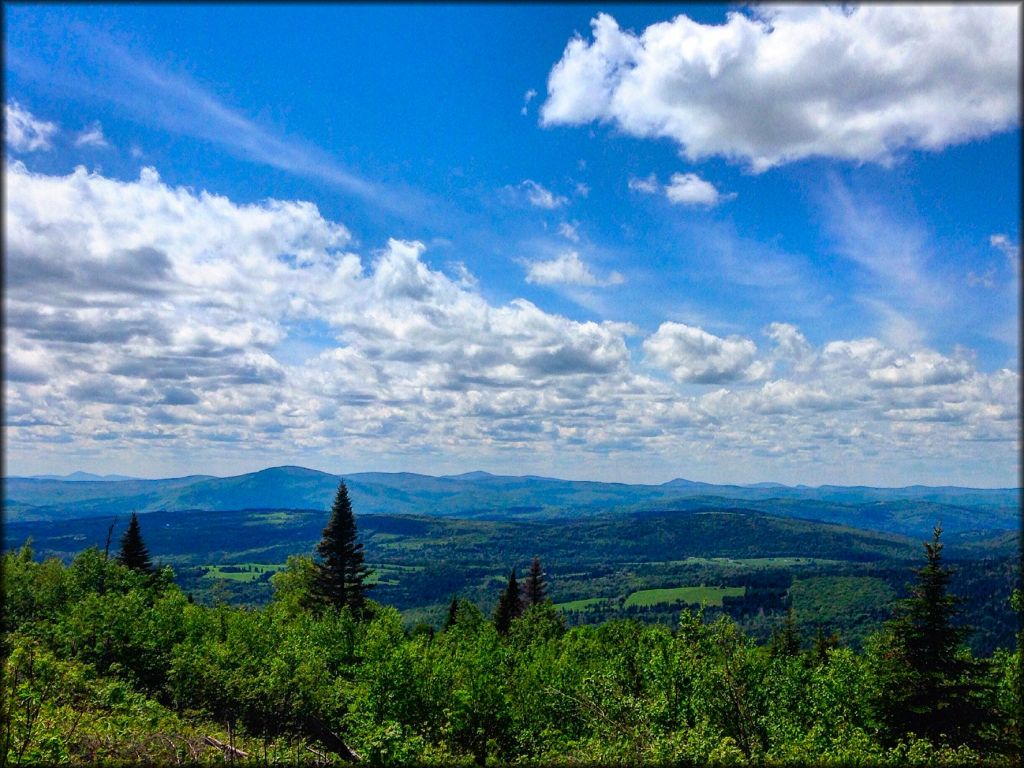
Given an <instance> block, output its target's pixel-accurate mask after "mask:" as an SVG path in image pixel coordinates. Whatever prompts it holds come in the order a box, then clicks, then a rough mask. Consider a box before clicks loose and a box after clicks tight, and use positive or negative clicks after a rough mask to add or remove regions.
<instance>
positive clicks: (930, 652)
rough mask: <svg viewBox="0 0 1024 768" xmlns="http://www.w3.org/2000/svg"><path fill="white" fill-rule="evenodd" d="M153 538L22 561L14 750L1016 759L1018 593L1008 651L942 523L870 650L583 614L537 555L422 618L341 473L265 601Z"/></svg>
mask: <svg viewBox="0 0 1024 768" xmlns="http://www.w3.org/2000/svg"><path fill="white" fill-rule="evenodd" d="M146 517H147V516H143V518H144V519H146ZM144 537H145V531H144V530H143V527H142V525H141V524H140V522H139V519H138V518H137V517H136V516H134V515H133V516H132V521H131V524H130V525H129V527H128V529H127V531H126V532H125V534H124V535H123V537H122V538H121V542H120V548H119V550H118V551H116V552H114V551H111V547H110V543H109V542H108V545H107V547H105V548H100V547H90V548H87V549H85V550H84V551H82V552H80V553H78V554H77V555H76V556H75V557H74V558H73V559H72V560H71V562H70V563H69V564H65V563H64V562H62V561H61V560H60V559H58V558H54V557H50V558H46V559H42V560H40V559H37V558H36V557H35V555H34V553H33V550H32V546H31V544H25V545H24V546H23V547H22V548H21V549H20V550H19V551H11V552H8V553H6V554H5V556H4V560H3V579H4V590H5V594H4V606H5V610H4V616H3V622H4V625H3V649H2V650H3V663H4V676H3V683H2V685H3V696H2V702H3V703H2V707H3V712H2V723H0V727H2V731H0V742H2V743H0V755H2V756H3V760H4V764H5V765H7V764H10V765H38V764H52V763H72V764H82V763H95V762H118V763H137V764H143V763H147V764H152V763H159V764H175V763H222V762H226V761H228V762H239V763H249V764H266V763H282V762H287V763H296V762H299V763H308V764H310V765H326V764H332V763H338V764H342V763H349V762H358V763H365V764H371V765H410V764H415V765H419V764H425V765H450V764H463V765H488V764H522V765H531V764H544V765H547V764H574V765H578V764H601V765H607V764H638V763H640V764H652V765H657V764H673V765H675V764H708V763H711V764H726V763H728V764H757V765H781V764H792V763H806V762H811V763H815V764H822V763H833V764H849V763H857V764H879V765H904V764H921V765H925V764H928V765H934V764H951V765H953V764H955V765H960V764H963V763H968V762H970V763H985V764H1006V765H1014V764H1019V757H1018V756H1019V754H1020V753H1021V748H1022V742H1021V721H1020V713H1021V711H1022V708H1024V707H1022V704H1024V702H1022V699H1021V646H1022V637H1021V632H1020V623H1019V617H1020V614H1021V611H1022V610H1024V605H1022V598H1021V592H1020V590H1019V589H1018V590H1015V591H1014V593H1013V595H1012V597H1011V598H1010V600H1011V602H1012V610H1013V611H1014V612H1015V613H1016V616H1017V617H1018V622H1017V633H1016V637H1015V643H1014V647H1012V648H1008V647H998V648H996V649H995V650H993V651H991V652H990V653H984V654H976V653H975V652H973V651H972V650H971V648H970V646H969V642H968V641H969V639H970V633H971V630H970V628H969V627H967V626H965V625H964V624H963V623H962V621H961V614H962V609H963V608H964V606H963V605H962V604H961V602H960V601H959V600H958V598H957V596H956V595H955V594H954V593H953V592H952V591H951V590H950V584H951V569H950V568H949V566H948V565H947V563H946V561H945V560H944V559H943V542H942V540H941V530H940V529H938V528H937V529H936V530H935V532H934V535H933V537H932V538H931V540H930V541H926V542H924V546H923V548H919V549H918V557H917V560H918V562H917V565H916V567H915V569H914V571H913V572H912V580H911V583H910V584H909V586H908V589H907V591H906V597H904V598H902V599H900V600H897V601H896V602H895V603H894V608H893V610H892V612H891V615H890V616H889V617H888V618H887V620H885V621H884V623H882V624H881V626H880V628H878V629H877V630H876V631H874V632H871V633H870V634H868V635H867V636H866V637H865V638H864V639H863V642H860V643H858V644H857V647H851V646H850V645H848V644H846V643H845V642H843V641H842V640H841V639H840V638H838V637H836V636H834V635H831V634H828V633H826V632H823V631H820V630H819V631H818V632H816V633H814V634H813V635H808V634H806V633H803V632H801V630H800V628H799V626H798V625H797V623H796V622H795V621H794V620H793V615H792V611H790V612H789V613H788V614H787V616H786V619H785V620H784V621H783V622H781V624H779V625H777V626H776V627H775V628H774V629H773V630H772V632H771V633H770V635H769V636H768V637H766V638H765V637H762V638H755V637H754V636H752V635H751V634H748V633H746V632H744V631H743V630H742V629H741V626H740V624H739V623H737V620H736V618H734V616H733V615H732V613H730V612H728V611H724V610H719V611H712V610H711V609H710V608H698V609H691V608H689V607H687V608H683V609H681V610H680V611H679V614H678V621H677V622H675V623H674V625H672V626H669V625H666V624H663V623H653V624H649V623H642V622H640V621H637V620H636V619H634V618H628V617H627V618H619V617H617V618H611V619H608V620H605V621H602V622H601V623H599V624H587V625H582V626H568V624H567V622H566V612H565V611H562V610H558V609H556V608H555V606H554V604H553V603H552V602H551V600H550V597H549V594H550V591H551V586H552V585H551V584H550V583H549V579H548V576H547V574H545V572H544V569H543V567H542V565H541V561H540V560H539V559H537V558H534V559H533V561H532V564H531V568H530V569H529V572H528V573H526V574H523V577H524V578H523V579H522V586H520V582H519V580H517V574H516V572H515V570H512V572H511V573H509V574H508V578H507V580H506V581H505V582H504V583H503V585H502V588H501V589H499V590H496V592H497V593H498V594H496V595H495V597H496V604H495V605H494V609H493V611H491V610H487V611H484V610H482V609H481V604H480V601H474V600H470V599H467V598H466V597H465V596H461V595H457V594H453V595H452V598H451V602H450V604H449V605H448V610H447V614H446V616H445V617H444V621H443V623H442V624H441V625H440V626H439V627H438V626H435V625H432V624H426V623H420V624H416V625H414V626H411V627H410V626H409V624H408V622H407V621H405V620H404V619H403V616H402V614H401V613H400V612H399V610H397V609H396V608H395V607H394V606H391V605H387V604H385V603H384V602H383V599H381V600H374V599H373V597H374V596H375V594H374V592H375V589H376V587H375V586H374V584H373V583H372V582H373V579H372V578H371V576H372V574H371V573H370V568H369V567H368V566H367V564H366V562H365V558H364V552H363V544H362V542H361V540H360V536H359V532H358V531H357V530H356V524H355V518H354V515H353V513H352V508H351V503H350V501H349V499H348V495H347V491H346V489H345V485H344V483H342V484H341V485H340V486H339V488H338V492H337V495H336V497H335V502H334V505H333V507H332V510H331V514H330V518H329V521H328V524H327V526H326V528H324V530H323V534H322V537H321V540H320V542H319V544H318V545H317V547H316V549H315V552H314V553H312V554H293V555H292V556H291V557H289V558H288V560H287V564H286V565H285V566H284V567H283V568H281V569H278V570H277V571H276V572H275V573H273V575H272V576H270V577H269V582H270V587H271V590H272V596H271V598H270V600H269V602H267V603H266V604H265V605H259V606H238V605H231V604H229V603H227V602H226V601H218V602H215V603H214V604H208V605H203V604H201V603H200V602H198V601H196V600H195V599H194V598H193V596H192V595H191V594H189V593H188V592H186V591H184V590H183V589H182V588H181V587H180V586H179V585H177V584H176V583H175V581H174V573H173V571H172V569H171V568H170V567H158V566H157V565H154V563H153V559H152V558H151V557H150V554H149V552H148V549H147V545H146V543H145V538H144ZM762 587H763V590H762V591H764V592H765V594H766V595H769V596H770V595H772V594H776V593H775V592H773V585H772V583H770V582H765V583H764V584H763V585H762ZM381 592H382V593H383V592H384V590H381ZM377 597H381V596H380V595H377ZM720 599H721V601H722V603H723V605H726V606H727V605H728V604H729V601H730V599H731V600H733V601H734V602H736V603H737V605H736V606H734V607H736V609H737V610H736V615H742V603H743V601H744V600H747V597H746V596H745V595H744V596H743V597H741V596H740V595H738V594H737V593H722V594H721V596H720ZM638 607H642V606H638Z"/></svg>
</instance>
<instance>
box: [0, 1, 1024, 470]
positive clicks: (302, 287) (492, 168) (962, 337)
mask: <svg viewBox="0 0 1024 768" xmlns="http://www.w3.org/2000/svg"><path fill="white" fill-rule="evenodd" d="M4 12H5V41H4V42H5V53H4V56H5V62H4V65H5V66H4V74H5V85H6V107H5V116H6V121H5V122H6V150H7V154H6V164H7V167H6V169H5V183H6V190H5V191H6V193H7V194H6V203H5V204H6V206H7V210H6V211H5V213H6V222H7V231H6V233H5V237H6V242H5V246H6V247H5V261H6V263H5V268H6V269H5V272H6V274H7V275H8V278H7V279H8V285H7V291H6V293H5V309H6V312H7V325H6V327H5V332H6V339H5V341H6V344H5V347H6V355H7V359H6V362H7V372H6V374H5V377H6V378H5V405H6V411H7V413H6V424H5V438H6V441H5V442H6V461H7V467H8V469H7V471H8V472H9V473H12V474H19V473H20V474H30V473H35V472H38V473H45V472H59V471H64V470H67V471H70V470H72V469H83V470H88V471H96V472H120V473H134V474H139V475H143V476H168V475H174V474H183V473H187V472H213V473H216V474H229V473H235V472H243V471H248V470H252V469H257V468H261V467H264V466H268V465H273V464H281V463H299V464H303V465H306V466H312V467H317V468H322V469H327V470H331V471H357V470H365V469H376V470H410V471H422V472H430V473H435V474H440V473H445V472H461V471H467V470H470V469H477V468H481V469H487V470H490V471H495V472H503V473H509V474H521V473H539V474H553V475H558V476H562V477H579V478H592V479H611V480H625V481H643V482H662V481H664V480H668V479H670V478H672V477H676V476H686V477H690V478H693V479H700V480H709V481H722V482H755V481H760V480H776V481H782V482H805V483H811V484H818V483H826V482H837V483H864V484H875V485H902V484H910V483H917V482H921V483H935V484H939V483H957V484H964V485H1016V484H1017V482H1018V480H1017V466H1018V461H1017V457H1018V454H1019V438H1018V436H1017V433H1018V429H1017V426H1018V414H1019V403H1018V391H1019V377H1018V373H1017V371H1018V368H1019V360H1018V330H1017V329H1018V325H1019V303H1018V296H1019V209H1020V186H1019V176H1020V127H1019V119H1018V116H1019V95H1018V94H1019V83H1018V77H1019V75H1018V72H1019V63H1020V62H1019V58H1020V52H1019V42H1018V40H1019V25H1020V12H1019V8H1014V7H1011V6H992V7H981V6H974V7H969V8H966V9H955V10H950V9H944V8H937V7H932V8H930V9H928V10H925V11H922V10H921V9H909V8H906V9H901V8H897V7H885V6H868V7H865V8H859V9H851V10H849V11H848V12H845V13H844V12H843V11H840V10H836V9H830V8H826V7H824V6H822V7H818V6H791V7H788V8H784V9H777V10H775V11H772V10H765V11H763V12H761V14H760V15H758V14H757V13H755V12H754V11H752V10H750V9H743V8H736V7H733V8H731V9H729V8H726V7H724V6H694V5H685V6H680V7H679V8H678V9H677V8H673V7H672V6H666V5H656V6H633V5H630V6H588V5H567V6H547V5H529V6H523V7H504V6H498V5H483V6H455V7H435V6H430V5H412V6H353V5H339V6H323V5H311V6H281V7H274V6H254V7H246V6H240V5H233V4H227V5H214V6H181V7H177V6H169V5H162V4H158V5H138V6H135V5H111V6H103V5H89V6H86V5H81V6H79V5H76V6H68V7H62V6H56V5H42V6H7V7H5V10H4ZM76 169H79V170H76Z"/></svg>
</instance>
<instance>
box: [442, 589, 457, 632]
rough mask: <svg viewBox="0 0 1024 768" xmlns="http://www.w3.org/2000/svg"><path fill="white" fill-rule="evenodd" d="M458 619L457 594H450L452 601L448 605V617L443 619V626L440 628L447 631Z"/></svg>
mask: <svg viewBox="0 0 1024 768" xmlns="http://www.w3.org/2000/svg"><path fill="white" fill-rule="evenodd" d="M458 620H459V598H458V596H457V595H455V596H452V602H451V604H450V605H449V606H448V618H446V619H445V620H444V626H443V627H442V628H441V629H442V630H444V631H447V630H449V629H451V628H452V627H454V626H455V622H456V621H458Z"/></svg>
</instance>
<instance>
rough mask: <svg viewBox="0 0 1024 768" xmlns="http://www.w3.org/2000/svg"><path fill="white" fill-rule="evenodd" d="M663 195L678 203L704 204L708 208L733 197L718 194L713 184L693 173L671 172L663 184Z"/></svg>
mask: <svg viewBox="0 0 1024 768" xmlns="http://www.w3.org/2000/svg"><path fill="white" fill-rule="evenodd" d="M665 196H666V197H667V198H668V199H669V202H672V203H676V204H678V205H705V206H707V207H709V208H711V207H713V206H715V205H718V203H719V202H721V201H722V200H728V199H731V198H732V197H733V195H725V196H723V195H721V194H719V192H718V190H717V189H716V188H715V185H714V184H712V183H711V182H710V181H705V180H704V179H702V178H701V177H700V176H698V175H697V174H695V173H673V174H672V178H671V180H670V181H669V183H668V184H667V185H666V186H665Z"/></svg>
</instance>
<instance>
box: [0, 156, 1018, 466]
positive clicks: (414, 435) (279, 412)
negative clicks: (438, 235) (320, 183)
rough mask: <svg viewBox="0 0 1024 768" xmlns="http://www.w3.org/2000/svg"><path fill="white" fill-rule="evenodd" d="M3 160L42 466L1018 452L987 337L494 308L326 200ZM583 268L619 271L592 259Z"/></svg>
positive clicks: (18, 401)
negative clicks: (872, 333)
mask: <svg viewBox="0 0 1024 768" xmlns="http://www.w3.org/2000/svg"><path fill="white" fill-rule="evenodd" d="M6 171H7V172H6V174H5V185H6V189H5V192H6V195H5V201H6V202H5V205H6V210H5V214H6V228H5V238H6V239H5V243H4V245H5V248H4V259H5V263H4V267H5V275H6V280H7V285H6V294H5V310H6V317H7V329H6V333H7V337H6V345H5V356H6V360H5V362H6V368H5V370H6V378H5V381H4V386H5V404H6V408H5V414H6V419H7V421H6V424H5V438H6V446H7V450H8V457H9V458H11V457H13V458H14V459H16V460H17V461H19V462H32V461H35V462H38V463H40V464H44V463H46V462H50V463H52V462H53V461H54V460H55V457H56V456H60V460H61V461H62V462H64V463H67V462H72V463H86V462H89V461H90V460H92V461H99V460H103V461H107V462H111V461H116V462H122V463H123V465H124V466H138V465H139V463H140V462H148V464H147V465H146V466H149V467H151V469H149V471H150V472H152V473H154V474H160V473H161V470H160V468H166V467H168V466H182V467H183V468H189V467H190V465H189V462H194V461H195V458H196V457H197V456H202V457H209V456H214V455H227V454H218V451H222V452H223V451H227V452H229V453H230V455H231V456H233V457H235V458H234V460H235V461H242V460H243V459H239V458H238V457H240V456H241V457H245V456H252V457H258V458H254V459H253V460H252V461H253V462H254V463H259V464H264V465H265V464H269V463H280V461H281V459H282V457H284V456H289V457H291V456H296V455H297V454H302V455H306V456H314V455H315V456H318V457H321V458H320V461H322V462H336V463H337V465H338V466H343V465H345V464H346V463H350V462H353V461H358V460H365V457H367V456H374V457H381V456H391V457H398V458H397V459H396V461H400V462H401V463H403V464H405V465H406V466H408V464H409V462H410V461H413V460H414V459H415V457H417V456H424V455H429V456H445V457H449V458H450V460H451V461H457V462H460V463H462V464H464V465H468V464H472V466H480V465H481V464H482V463H486V462H487V461H496V462H498V461H501V460H502V457H505V461H514V462H518V461H525V460H526V459H525V458H524V457H530V459H531V460H535V461H538V462H542V463H544V465H545V466H547V467H548V471H549V472H550V471H555V470H556V469H557V462H558V461H571V462H572V464H573V465H574V466H580V465H585V466H593V467H595V469H594V471H595V473H597V472H600V471H603V470H604V468H606V467H614V466H617V465H620V464H621V463H622V462H623V461H626V460H629V459H630V458H631V457H633V458H635V457H639V458H635V460H636V463H637V465H638V466H649V465H651V464H652V463H659V466H666V467H667V466H671V465H672V464H673V462H676V461H678V460H679V458H680V457H683V456H685V457H686V460H687V461H694V462H707V463H708V465H709V466H710V465H716V466H722V465H729V463H730V462H734V463H737V465H738V463H741V462H748V463H749V462H750V461H754V460H757V459H758V457H764V458H765V459H766V460H769V459H770V460H771V461H773V462H776V463H775V464H773V465H772V466H774V467H778V468H784V467H785V466H792V467H804V468H805V470H804V471H806V467H817V468H818V469H819V470H820V471H822V472H825V473H826V476H827V477H834V476H835V473H834V472H832V473H829V472H827V470H828V468H829V467H834V466H840V465H841V466H848V465H850V464H851V463H853V464H856V466H871V462H872V461H875V462H878V463H879V465H880V466H894V465H895V466H903V465H904V464H905V465H906V466H916V464H917V462H920V461H921V460H922V459H929V460H930V461H932V462H934V466H946V465H950V466H975V467H976V466H982V465H987V464H986V463H989V462H994V463H995V465H996V466H1001V467H1013V466H1015V458H1014V457H1015V456H1016V451H1018V450H1019V445H1018V436H1017V418H1018V413H1019V406H1018V402H1017V392H1018V387H1019V376H1018V374H1017V373H1016V372H1014V371H1011V370H999V371H995V372H992V373H984V372H981V371H979V370H977V368H976V367H975V365H974V363H973V360H972V358H971V356H970V354H969V353H968V352H966V351H955V352H954V353H952V354H943V353H941V352H939V351H937V350H933V349H928V348H926V347H923V346H920V345H917V346H910V347H907V348H899V347H894V346H891V345H889V344H886V343H885V342H883V341H880V340H878V339H875V338H860V339H834V340H829V341H826V342H823V343H821V344H818V345H815V344H811V343H810V342H809V341H808V340H807V339H806V338H805V337H804V336H803V335H802V333H801V332H800V330H799V329H798V328H796V327H795V326H793V325H790V324H786V323H774V324H772V325H771V326H769V327H768V328H767V329H765V330H764V332H763V336H764V340H763V341H762V342H760V343H758V342H756V341H755V340H754V339H753V338H747V337H745V336H742V335H730V336H718V335H715V334H714V333H711V332H710V331H708V330H706V329H704V328H700V327H697V326H694V325H687V324H683V323H678V322H664V323H662V324H661V325H660V327H658V328H657V329H656V330H654V332H653V333H649V334H648V335H646V336H644V334H643V333H642V332H639V331H637V329H635V328H633V327H632V326H630V325H627V324H624V323H615V322H607V321H605V322H596V321H592V320H585V319H570V318H568V317H564V316H562V315H558V314H554V313H551V312H548V311H545V310H544V309H542V308H540V307H538V306H536V305H535V304H533V303H531V302H529V301H526V300H525V299H516V300H513V301H511V302H509V303H506V304H501V305H498V304H494V303H492V302H490V301H488V300H487V299H486V298H485V296H484V295H483V293H482V292H481V289H480V288H479V287H478V286H477V285H476V284H475V283H474V282H473V281H471V280H467V279H465V278H464V276H460V275H458V274H457V275H455V276H449V275H447V274H446V273H445V272H443V271H441V270H440V269H438V268H436V267H434V266H431V264H430V263H429V262H428V260H427V251H426V247H425V246H424V245H423V244H422V243H419V242H416V241H404V240H390V241H388V242H387V243H386V244H385V245H384V247H382V248H381V249H379V250H378V251H375V252H371V253H369V254H358V253H355V252H353V251H352V250H351V242H352V238H351V236H350V233H349V231H348V230H347V228H346V227H345V226H343V225H342V224H339V223H337V222H332V221H329V220H327V219H325V218H324V217H323V216H322V215H321V213H320V212H319V211H318V209H317V208H316V206H314V205H312V204H311V203H308V202H302V201H281V200H266V201H263V202H261V203H259V204H253V205H240V204H237V203H234V202H233V201H231V200H229V199H227V198H225V197H223V196H220V195H215V194H211V193H209V192H205V191H200V192H196V191H193V190H191V189H187V188H182V187H170V186H168V185H167V184H165V183H164V182H163V181H162V180H161V179H160V177H159V175H158V174H157V172H156V171H155V170H153V169H145V170H143V171H142V173H141V174H140V176H139V178H138V179H135V180H132V181H119V180H115V179H110V178H106V177H104V176H101V175H99V174H96V173H89V172H87V171H85V170H84V169H81V168H80V169H77V170H76V171H75V172H74V173H72V174H70V175H67V176H49V175H45V174H39V173H33V172H30V171H28V170H27V169H26V168H25V166H24V165H22V164H20V163H17V162H15V163H12V164H9V165H8V166H7V168H6ZM555 261H558V260H557V259H556V260H555ZM577 262H578V263H579V264H580V265H582V267H577V266H575V264H576V263H577ZM562 267H564V268H566V269H567V273H566V274H565V275H563V277H573V276H575V278H577V279H584V280H586V279H596V278H594V276H593V273H592V272H590V271H589V270H588V269H587V268H586V266H585V265H584V264H583V263H582V261H580V260H579V257H578V256H577V257H576V260H575V261H574V260H573V259H571V258H567V259H563V260H562ZM551 269H552V270H555V267H554V266H552V267H551ZM574 270H576V272H575V273H574ZM587 275H589V276H590V278H587V277H586V276H587ZM581 276H582V277H581ZM637 335H639V338H638V339H637V342H636V343H637V344H638V345H639V347H640V348H641V349H642V355H635V354H634V353H633V352H632V351H631V344H632V342H631V339H632V338H634V337H636V336H637ZM402 457H404V458H402ZM515 457H518V458H515ZM206 460H207V459H205V458H204V461H206ZM602 462H605V463H602ZM900 462H903V464H901V463H900ZM941 462H946V464H942V463H941ZM972 462H973V465H972ZM787 463H788V464H787ZM538 468H539V467H538ZM191 469H192V470H193V471H194V470H196V469H198V467H195V466H191ZM780 471H781V470H780ZM965 471H966V470H965ZM163 473H166V469H164V470H163ZM776 476H778V475H776ZM952 479H956V478H952ZM962 481H963V480H962Z"/></svg>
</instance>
